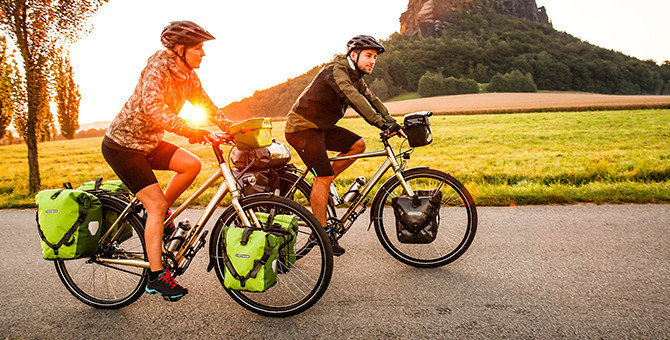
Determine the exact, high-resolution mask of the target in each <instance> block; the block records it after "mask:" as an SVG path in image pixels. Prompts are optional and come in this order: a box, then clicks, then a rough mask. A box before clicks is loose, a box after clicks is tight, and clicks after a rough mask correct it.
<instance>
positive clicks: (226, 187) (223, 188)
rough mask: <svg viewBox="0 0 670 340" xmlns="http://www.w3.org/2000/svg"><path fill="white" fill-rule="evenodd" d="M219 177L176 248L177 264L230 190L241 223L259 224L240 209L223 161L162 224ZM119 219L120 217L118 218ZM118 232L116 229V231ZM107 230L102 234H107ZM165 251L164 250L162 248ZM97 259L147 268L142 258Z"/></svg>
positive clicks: (234, 186) (191, 201) (227, 169)
mask: <svg viewBox="0 0 670 340" xmlns="http://www.w3.org/2000/svg"><path fill="white" fill-rule="evenodd" d="M221 177H223V181H222V182H221V185H220V186H219V189H218V190H217V191H216V193H215V194H214V196H212V199H211V200H210V201H209V203H208V204H207V207H205V210H204V211H203V213H202V215H200V218H199V219H198V221H197V222H196V224H195V225H194V226H193V228H192V229H191V231H190V232H189V233H188V234H187V239H186V240H185V241H184V243H183V244H182V246H181V247H180V248H179V249H178V251H177V253H176V255H175V256H174V259H175V261H176V262H177V265H179V264H180V263H181V261H182V260H183V259H184V255H185V253H186V251H188V249H190V248H191V246H192V245H193V243H194V242H195V241H196V239H197V238H198V236H199V235H200V234H201V232H202V230H203V228H204V227H205V225H206V224H207V221H209V219H210V217H212V214H213V213H214V211H215V210H216V207H217V206H218V205H219V204H220V203H221V200H223V198H224V197H225V196H226V195H227V194H228V193H229V192H230V193H231V197H232V199H231V205H232V206H233V208H234V209H235V211H236V212H237V215H238V217H239V218H240V220H241V222H242V224H243V225H244V226H251V225H252V223H253V224H254V225H256V226H260V224H259V222H258V220H257V219H256V216H255V215H253V214H251V218H252V219H253V221H250V220H249V218H248V216H247V215H246V214H245V213H244V211H243V210H242V206H241V205H240V192H239V190H237V184H236V182H235V176H234V175H233V173H232V171H231V170H230V167H229V166H228V164H226V163H225V162H223V163H221V164H219V169H217V170H216V172H215V173H214V174H213V175H212V176H210V177H209V179H207V180H206V181H205V183H203V184H202V185H201V186H200V187H199V188H198V190H196V191H195V192H194V193H193V194H192V195H191V196H190V197H189V198H187V199H186V201H184V203H182V204H181V205H180V206H179V207H178V208H177V210H175V212H174V213H173V214H172V215H171V216H170V217H169V218H168V219H166V220H165V224H164V226H168V225H170V223H172V222H173V221H174V220H175V219H176V218H177V216H179V214H181V213H182V212H183V211H184V210H186V208H187V207H188V206H190V205H191V204H192V203H193V202H194V201H195V200H196V199H197V198H198V197H200V195H202V194H203V193H204V192H205V190H207V189H209V188H210V187H212V186H213V185H214V183H216V181H218V180H219V179H220V178H221ZM137 201H138V200H137V197H135V198H134V199H133V200H132V201H131V203H129V204H128V206H127V207H126V208H125V209H124V210H123V212H122V213H121V215H119V216H125V214H126V213H127V212H128V210H129V209H130V208H131V207H132V206H134V205H135V204H136V203H137ZM119 220H120V219H119ZM119 220H117V221H115V222H114V224H113V225H112V228H110V229H109V230H110V231H111V230H113V227H114V226H116V225H117V223H118V221H119ZM118 232H120V230H119V231H117V233H118ZM108 234H109V231H108V232H107V233H106V234H105V235H104V236H103V237H105V236H108ZM164 251H165V250H164ZM96 260H97V261H100V262H102V263H109V264H119V265H127V266H134V267H141V268H149V261H144V260H140V259H138V260H133V259H112V258H102V257H98V258H96Z"/></svg>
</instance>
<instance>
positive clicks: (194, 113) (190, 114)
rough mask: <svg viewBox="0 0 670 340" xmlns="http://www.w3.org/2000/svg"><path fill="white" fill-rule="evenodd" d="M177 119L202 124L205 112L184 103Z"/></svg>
mask: <svg viewBox="0 0 670 340" xmlns="http://www.w3.org/2000/svg"><path fill="white" fill-rule="evenodd" d="M179 117H181V118H184V119H186V120H190V121H192V122H193V123H203V122H204V120H205V111H203V110H202V109H201V108H199V107H195V106H193V105H191V103H189V102H186V103H184V107H182V108H181V112H179Z"/></svg>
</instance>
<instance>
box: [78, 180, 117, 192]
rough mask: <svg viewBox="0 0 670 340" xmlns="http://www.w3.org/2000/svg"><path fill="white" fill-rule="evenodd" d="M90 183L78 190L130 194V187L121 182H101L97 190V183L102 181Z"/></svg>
mask: <svg viewBox="0 0 670 340" xmlns="http://www.w3.org/2000/svg"><path fill="white" fill-rule="evenodd" d="M100 180H101V179H99V180H96V181H90V182H86V183H84V184H82V185H80V186H79V188H77V190H82V191H92V190H105V191H109V192H110V193H130V190H128V187H127V186H126V185H125V184H123V182H121V180H118V179H117V180H112V181H105V182H100V184H99V185H98V187H97V188H96V186H95V185H96V182H98V181H100Z"/></svg>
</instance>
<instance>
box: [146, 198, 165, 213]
mask: <svg viewBox="0 0 670 340" xmlns="http://www.w3.org/2000/svg"><path fill="white" fill-rule="evenodd" d="M143 205H144V208H145V209H146V210H147V214H149V215H158V216H161V217H163V216H165V212H167V210H168V208H169V206H168V203H167V200H166V199H165V198H164V197H163V198H156V199H153V200H152V201H151V202H146V203H143Z"/></svg>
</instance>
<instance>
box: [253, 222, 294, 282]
mask: <svg viewBox="0 0 670 340" xmlns="http://www.w3.org/2000/svg"><path fill="white" fill-rule="evenodd" d="M254 214H255V215H256V218H258V221H259V222H261V224H263V226H264V228H267V229H266V231H268V232H270V233H272V234H274V235H275V236H278V237H281V240H282V244H281V245H280V246H279V253H278V256H277V260H278V264H277V273H279V274H284V273H288V272H289V269H290V268H291V267H292V266H293V264H294V263H295V260H296V254H295V241H296V237H297V234H298V218H297V217H295V216H293V215H274V216H272V218H270V214H267V213H263V212H256V213H254Z"/></svg>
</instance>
